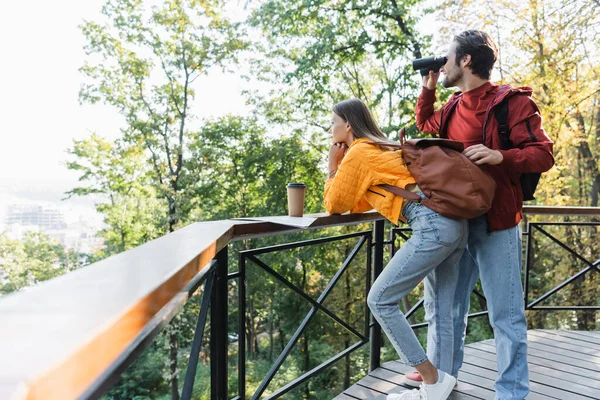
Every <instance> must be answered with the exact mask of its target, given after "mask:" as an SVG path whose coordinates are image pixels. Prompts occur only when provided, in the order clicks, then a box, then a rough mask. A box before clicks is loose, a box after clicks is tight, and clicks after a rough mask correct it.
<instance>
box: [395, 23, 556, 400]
mask: <svg viewBox="0 0 600 400" xmlns="http://www.w3.org/2000/svg"><path fill="white" fill-rule="evenodd" d="M497 56H498V49H497V46H496V44H495V43H494V41H493V40H492V39H491V38H490V36H489V35H487V34H486V33H485V32H481V31H476V30H469V31H465V32H462V33H460V34H459V35H457V36H455V37H454V39H453V41H452V43H451V45H450V49H449V51H448V54H447V57H437V58H430V59H428V60H426V59H422V60H416V61H419V62H421V63H420V64H419V62H417V63H416V65H415V69H421V71H422V75H424V76H423V88H422V91H421V94H420V96H419V100H418V102H417V106H416V120H417V126H418V127H419V129H420V130H421V131H423V132H428V133H432V134H437V135H439V136H441V137H442V138H449V139H453V140H458V141H460V142H462V143H463V144H464V145H465V151H464V154H465V155H466V156H467V157H468V158H469V159H470V160H471V161H473V162H474V163H475V164H478V165H482V166H484V165H485V168H486V170H487V171H488V172H489V174H490V175H491V176H492V177H493V178H494V180H495V181H496V184H497V188H496V193H495V198H494V202H493V205H492V208H491V210H490V211H489V212H488V214H486V215H484V216H482V217H479V218H475V219H473V220H470V221H469V239H468V247H467V250H466V251H465V252H464V253H463V256H462V258H461V260H460V262H459V264H458V265H456V266H454V268H456V270H455V271H444V270H443V269H442V270H440V269H439V268H438V269H437V270H434V271H433V272H432V273H431V274H430V275H429V276H428V277H427V278H426V280H425V311H426V318H427V321H428V323H429V331H428V340H427V355H428V357H429V359H430V360H431V362H432V363H433V364H434V365H435V366H436V367H437V368H439V369H440V370H442V371H444V372H446V373H449V374H451V375H453V376H455V377H457V376H458V370H459V369H460V368H461V366H462V363H463V354H464V339H465V334H466V325H467V315H468V312H469V299H470V293H471V291H472V290H473V288H474V286H475V283H476V282H477V279H478V278H480V279H481V284H482V287H483V291H484V294H485V297H486V300H487V307H488V310H489V320H490V323H491V325H492V328H493V330H494V338H495V341H496V354H497V362H498V378H497V379H496V382H495V385H494V388H495V391H496V399H498V400H506V399H519V400H522V399H524V398H525V397H526V396H527V394H528V393H529V373H528V368H527V321H526V319H525V309H524V299H523V286H522V283H521V256H522V244H521V229H520V227H519V223H520V221H521V219H522V218H523V213H522V207H523V190H524V189H525V186H523V189H522V187H521V185H522V184H521V181H522V180H523V177H524V176H525V174H532V173H535V174H538V175H537V177H538V178H539V173H541V172H545V171H547V170H549V169H550V168H551V167H552V165H553V164H554V157H553V153H552V141H551V140H550V138H549V137H548V136H547V135H546V133H545V132H544V129H543V128H542V118H541V116H540V112H539V109H538V107H537V106H536V104H535V103H534V102H533V100H532V99H531V97H530V96H531V93H532V89H530V88H527V87H521V88H513V87H511V86H509V85H497V84H494V83H492V82H491V81H490V78H491V73H492V68H493V66H494V64H495V62H496V59H497ZM438 70H439V72H438ZM440 73H443V74H444V75H445V76H444V79H443V81H442V86H444V87H446V88H449V87H458V88H459V89H460V91H459V92H456V93H454V94H453V95H452V96H451V97H450V99H449V100H448V102H447V103H446V104H445V105H444V106H443V107H442V108H440V109H439V110H434V102H435V100H436V95H435V88H436V84H437V81H438V78H439V75H440ZM502 109H503V110H504V111H503V112H504V117H503V118H502V117H501V116H499V115H501V114H500V113H501V111H500V110H502ZM506 113H508V115H506ZM499 121H500V123H499ZM503 121H504V122H503ZM503 136H505V138H504V139H503ZM535 183H536V184H537V180H536V181H535ZM534 186H535V185H534ZM525 192H526V193H527V192H528V191H527V190H525ZM529 196H532V193H529V194H526V199H527V198H529ZM453 276H454V277H456V276H457V277H458V279H450V277H453ZM452 289H454V290H452ZM448 293H454V297H453V298H450V297H449V295H448ZM443 302H450V303H452V304H453V305H454V306H453V313H452V315H438V314H437V313H436V309H437V307H436V304H438V303H443ZM406 378H407V379H406V383H408V384H410V385H412V386H418V385H419V384H420V383H421V382H422V381H423V379H422V377H421V376H420V375H418V373H416V372H415V373H412V374H409V375H408V376H407V377H406ZM425 383H435V382H425Z"/></svg>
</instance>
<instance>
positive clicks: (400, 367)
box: [383, 361, 494, 399]
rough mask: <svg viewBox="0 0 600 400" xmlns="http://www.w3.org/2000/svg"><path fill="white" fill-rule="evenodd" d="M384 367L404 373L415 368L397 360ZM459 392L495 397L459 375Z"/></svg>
mask: <svg viewBox="0 0 600 400" xmlns="http://www.w3.org/2000/svg"><path fill="white" fill-rule="evenodd" d="M383 368H385V369H389V370H391V371H393V372H396V373H400V374H402V375H404V374H406V373H408V372H412V371H414V369H413V368H411V367H409V366H407V365H404V364H402V363H400V362H397V361H392V362H390V363H386V364H384V365H383ZM455 391H456V392H457V393H462V394H466V395H469V396H472V397H476V398H480V399H493V398H494V392H493V391H491V390H489V389H487V388H485V387H480V386H476V385H471V384H470V383H468V382H464V381H462V380H461V379H460V377H459V383H458V387H457V388H456V389H455Z"/></svg>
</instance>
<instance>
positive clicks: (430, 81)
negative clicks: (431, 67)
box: [423, 71, 440, 90]
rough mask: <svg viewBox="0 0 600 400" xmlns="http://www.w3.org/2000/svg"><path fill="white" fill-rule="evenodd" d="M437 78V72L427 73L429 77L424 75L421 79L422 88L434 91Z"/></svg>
mask: <svg viewBox="0 0 600 400" xmlns="http://www.w3.org/2000/svg"><path fill="white" fill-rule="evenodd" d="M439 78H440V73H439V72H433V71H429V75H425V76H424V77H423V87H426V88H427V89H429V90H435V85H436V84H437V81H438V79H439Z"/></svg>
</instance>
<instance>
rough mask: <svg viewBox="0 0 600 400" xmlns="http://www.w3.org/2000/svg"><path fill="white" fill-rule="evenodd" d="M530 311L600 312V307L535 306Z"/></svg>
mask: <svg viewBox="0 0 600 400" xmlns="http://www.w3.org/2000/svg"><path fill="white" fill-rule="evenodd" d="M528 310H573V311H577V310H600V306H534V307H530V308H528Z"/></svg>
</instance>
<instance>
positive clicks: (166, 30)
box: [80, 0, 244, 399]
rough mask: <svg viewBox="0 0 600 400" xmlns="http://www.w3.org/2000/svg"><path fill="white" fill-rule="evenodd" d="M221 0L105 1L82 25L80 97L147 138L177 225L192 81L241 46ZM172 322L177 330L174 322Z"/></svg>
mask: <svg viewBox="0 0 600 400" xmlns="http://www.w3.org/2000/svg"><path fill="white" fill-rule="evenodd" d="M222 7H223V3H222V2H221V1H218V0H216V1H209V2H203V1H197V0H172V1H165V2H163V3H161V4H159V5H156V6H152V7H149V6H148V3H147V2H144V1H143V0H108V1H107V2H106V3H105V5H104V6H103V8H102V14H103V15H104V17H105V18H106V21H105V22H103V23H98V22H92V21H87V22H85V23H84V24H83V25H82V26H81V30H82V33H83V35H84V36H85V38H86V41H87V44H86V46H85V50H86V52H87V54H88V56H89V57H88V60H87V61H86V63H85V65H84V66H83V67H82V68H81V72H82V73H83V74H84V76H85V78H86V82H85V83H84V85H83V86H82V89H81V93H80V99H81V101H82V102H89V103H96V102H100V101H102V102H104V103H106V104H109V105H111V106H114V107H115V108H117V109H118V110H119V112H120V113H121V114H122V115H123V117H125V120H126V123H127V126H126V128H125V129H123V137H124V139H125V141H126V142H130V143H133V144H136V145H137V144H138V143H143V145H144V148H145V150H146V152H147V154H146V155H147V158H148V162H149V164H150V165H151V166H152V174H151V178H152V185H151V186H152V187H153V188H154V190H155V191H156V193H157V196H158V198H160V199H164V201H165V204H166V207H165V210H164V216H165V220H166V225H165V227H164V230H162V231H161V232H160V233H161V234H164V233H167V232H173V231H174V230H175V229H176V228H177V227H178V226H179V225H180V223H181V221H182V219H185V215H184V213H185V207H184V205H185V204H186V203H187V201H186V200H185V199H183V198H182V196H181V194H182V192H183V190H184V188H182V186H181V182H180V178H181V176H182V174H183V173H184V171H183V168H184V165H185V153H186V151H187V148H186V144H187V139H188V137H189V135H190V132H191V130H190V129H191V127H190V125H191V123H190V121H191V119H192V118H193V116H194V113H193V111H192V107H191V106H192V102H193V100H194V98H195V95H196V90H197V89H198V88H196V87H194V85H193V83H194V81H195V80H196V79H197V78H198V77H199V76H202V75H205V74H206V73H207V72H208V71H209V70H210V69H211V68H213V67H225V66H226V65H227V64H228V63H229V62H231V61H235V58H236V55H237V52H238V51H239V50H241V49H243V48H244V42H243V41H242V40H240V32H239V30H238V29H237V27H236V25H234V24H232V23H230V22H229V21H228V20H227V19H225V18H223V17H222ZM168 329H173V328H172V325H170V326H169V328H168ZM170 337H171V348H170V355H171V361H170V362H171V395H172V398H173V399H177V398H178V397H179V395H178V380H177V376H178V373H177V352H178V341H177V334H176V333H174V332H172V333H171V335H170Z"/></svg>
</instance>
